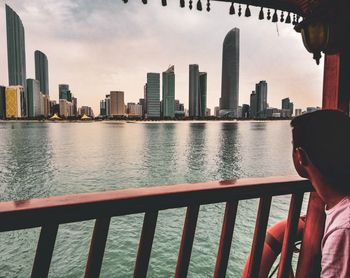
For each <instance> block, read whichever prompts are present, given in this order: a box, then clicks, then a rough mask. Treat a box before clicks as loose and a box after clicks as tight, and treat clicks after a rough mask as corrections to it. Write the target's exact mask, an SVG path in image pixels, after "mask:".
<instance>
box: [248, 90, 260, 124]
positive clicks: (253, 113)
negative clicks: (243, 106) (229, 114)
mask: <svg viewBox="0 0 350 278" xmlns="http://www.w3.org/2000/svg"><path fill="white" fill-rule="evenodd" d="M249 111H250V113H249V116H250V118H252V119H254V118H256V117H257V115H258V98H257V95H256V93H255V91H252V93H251V94H250V108H249Z"/></svg>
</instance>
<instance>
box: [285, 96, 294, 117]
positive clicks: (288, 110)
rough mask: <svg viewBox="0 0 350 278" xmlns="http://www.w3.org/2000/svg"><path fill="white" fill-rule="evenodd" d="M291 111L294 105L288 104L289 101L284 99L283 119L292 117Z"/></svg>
mask: <svg viewBox="0 0 350 278" xmlns="http://www.w3.org/2000/svg"><path fill="white" fill-rule="evenodd" d="M293 110H294V104H293V102H290V99H289V98H288V97H287V98H284V99H282V111H283V116H282V117H285V118H290V117H292V116H293Z"/></svg>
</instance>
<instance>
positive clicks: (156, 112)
mask: <svg viewBox="0 0 350 278" xmlns="http://www.w3.org/2000/svg"><path fill="white" fill-rule="evenodd" d="M146 94H147V97H146V109H147V118H160V74H159V73H152V72H150V73H147V93H146Z"/></svg>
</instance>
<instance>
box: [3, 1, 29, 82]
mask: <svg viewBox="0 0 350 278" xmlns="http://www.w3.org/2000/svg"><path fill="white" fill-rule="evenodd" d="M5 6H6V30H7V62H8V76H9V84H10V85H14V86H16V85H20V86H22V87H23V88H26V51H25V34H24V27H23V23H22V20H21V19H20V17H19V16H18V15H17V14H16V12H15V11H14V10H12V9H11V8H10V7H9V6H8V5H5Z"/></svg>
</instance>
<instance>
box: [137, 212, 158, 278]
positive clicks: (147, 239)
mask: <svg viewBox="0 0 350 278" xmlns="http://www.w3.org/2000/svg"><path fill="white" fill-rule="evenodd" d="M157 218H158V211H148V212H146V213H145V217H144V219H143V226H142V232H141V238H140V243H139V249H138V252H137V257H136V263H135V269H134V278H141V277H142V278H143V277H146V275H147V270H148V265H149V260H150V257H151V251H152V244H153V238H154V233H155V230H156V225H157Z"/></svg>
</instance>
